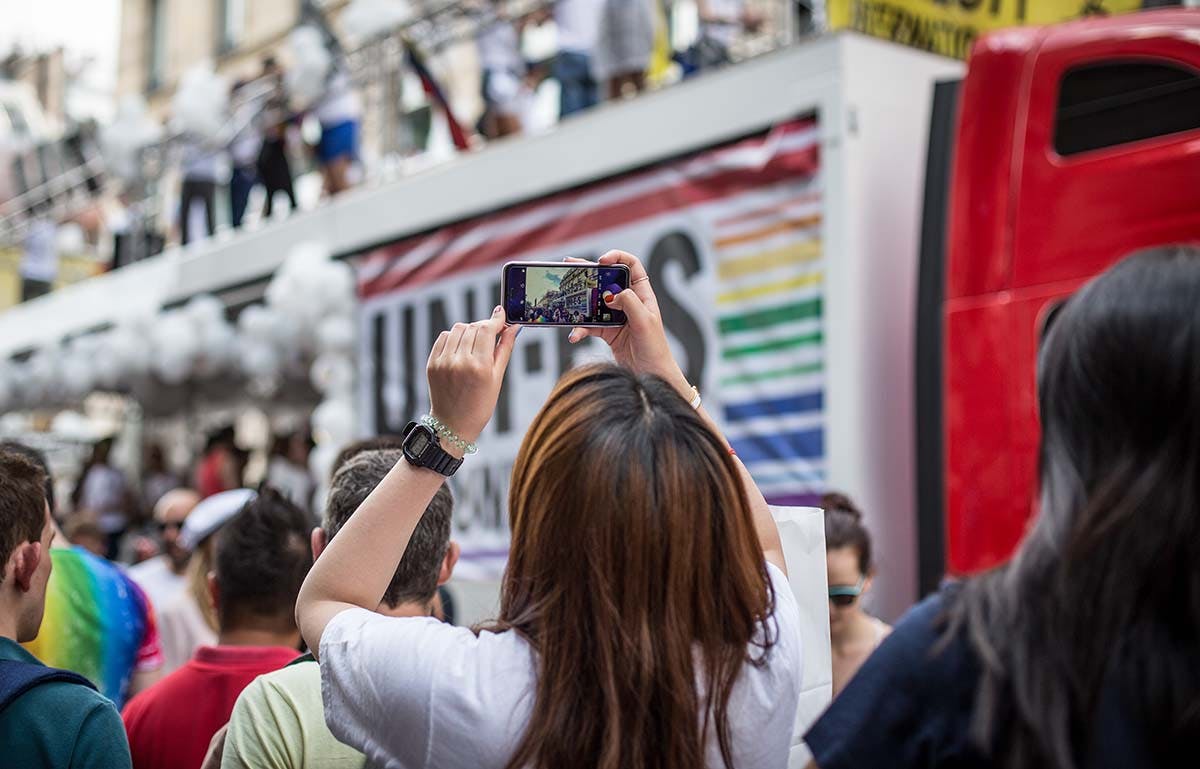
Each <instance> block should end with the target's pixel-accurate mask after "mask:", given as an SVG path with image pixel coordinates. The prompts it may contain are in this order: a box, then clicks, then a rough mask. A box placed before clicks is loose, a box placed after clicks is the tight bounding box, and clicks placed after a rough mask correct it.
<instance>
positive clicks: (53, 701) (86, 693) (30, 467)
mask: <svg viewBox="0 0 1200 769" xmlns="http://www.w3.org/2000/svg"><path fill="white" fill-rule="evenodd" d="M45 482H46V475H45V473H44V472H43V471H42V469H41V468H40V467H39V466H38V465H37V464H36V463H35V462H34V461H31V460H30V459H27V458H26V457H24V456H22V455H20V454H18V453H16V452H14V451H8V450H3V449H0V568H2V569H3V571H0V764H2V765H3V766H13V767H22V768H24V767H54V768H55V769H85V768H86V769H128V767H129V766H130V762H129V746H128V745H127V744H126V742H125V734H124V731H123V730H122V728H121V718H120V716H119V715H118V713H117V709H116V708H115V707H113V704H112V703H111V702H109V701H108V700H107V699H105V698H104V697H102V696H101V695H100V694H99V693H97V692H96V691H95V690H94V689H93V688H92V686H91V684H90V683H88V681H87V680H86V679H84V678H82V677H80V676H79V675H78V674H74V673H67V672H66V671H55V670H53V669H51V668H47V667H46V666H45V665H43V664H42V663H41V662H39V661H38V660H37V658H36V657H34V656H33V655H32V654H30V653H29V652H28V651H26V650H25V649H23V648H21V645H20V644H21V643H23V642H28V641H32V640H33V639H34V638H35V637H36V636H37V635H38V631H39V628H40V626H41V624H42V616H43V613H44V611H45V605H46V589H47V585H48V584H49V582H50V572H51V563H50V542H51V540H53V539H54V535H55V527H54V522H53V520H52V519H51V518H50V507H49V505H48V504H47V503H46V494H45Z"/></svg>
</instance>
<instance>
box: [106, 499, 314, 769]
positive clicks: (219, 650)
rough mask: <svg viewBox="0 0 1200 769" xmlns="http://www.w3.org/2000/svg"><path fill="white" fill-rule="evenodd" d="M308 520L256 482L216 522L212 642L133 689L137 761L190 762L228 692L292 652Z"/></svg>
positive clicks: (224, 714)
mask: <svg viewBox="0 0 1200 769" xmlns="http://www.w3.org/2000/svg"><path fill="white" fill-rule="evenodd" d="M307 536H308V518H307V516H306V515H305V513H304V512H303V511H301V510H300V509H299V508H298V507H296V506H295V505H293V504H292V503H291V502H289V501H288V500H286V499H285V498H284V497H283V496H281V495H280V494H279V492H278V491H276V490H274V489H272V488H270V487H263V488H262V489H261V490H260V491H259V493H258V496H257V497H256V498H255V499H253V500H251V501H250V502H248V503H246V505H245V506H244V507H243V508H242V510H241V511H240V512H239V513H238V514H237V515H236V516H235V517H234V518H233V519H232V520H231V521H229V522H228V523H226V524H225V525H224V527H223V528H222V529H221V532H220V535H219V536H218V537H217V542H216V554H215V558H214V571H213V573H212V574H211V575H210V576H209V585H208V587H209V592H210V594H211V597H212V601H213V605H214V606H216V609H217V624H218V626H219V629H218V634H217V645H216V646H201V647H200V648H199V649H198V650H196V653H195V654H194V655H193V656H192V659H191V660H190V661H188V662H187V664H185V665H184V666H183V667H181V668H179V669H178V670H176V671H175V672H173V673H171V674H170V675H168V676H167V677H166V678H164V679H163V680H162V681H160V682H158V683H157V684H155V685H154V686H152V687H150V688H149V689H147V690H146V691H145V692H143V693H142V694H140V695H138V696H137V697H134V698H133V700H131V701H130V703H129V704H128V705H126V706H125V711H124V713H123V714H122V715H123V717H124V719H125V729H126V731H127V732H128V734H129V746H130V752H131V753H132V754H133V761H134V766H135V767H137V769H168V768H171V769H173V768H174V767H198V766H200V765H201V762H202V761H203V760H204V757H205V754H206V752H207V750H208V745H209V741H210V740H211V739H212V737H213V735H214V734H215V733H216V732H217V730H219V729H220V728H221V727H222V726H224V725H225V724H226V722H228V721H229V714H230V712H231V711H232V710H233V704H234V702H235V701H236V700H237V697H238V694H240V693H241V691H242V689H244V688H245V687H246V685H247V684H249V683H250V682H251V681H253V680H254V679H255V678H256V677H257V676H259V675H261V674H262V673H266V672H269V671H272V670H278V669H279V668H281V667H283V666H284V665H286V664H287V663H289V662H291V661H292V660H294V659H295V658H296V656H297V655H298V654H299V652H298V651H297V649H299V646H300V632H299V630H297V628H296V618H295V607H296V595H297V593H299V592H300V585H301V584H302V583H303V582H304V577H305V575H306V574H308V569H309V567H310V566H312V557H311V555H310V554H309V551H308V546H307V542H306V541H305V540H306V539H307Z"/></svg>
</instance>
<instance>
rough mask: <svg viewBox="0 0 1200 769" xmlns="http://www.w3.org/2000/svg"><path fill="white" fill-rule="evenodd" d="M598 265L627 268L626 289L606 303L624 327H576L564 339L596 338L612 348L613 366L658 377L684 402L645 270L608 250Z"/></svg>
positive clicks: (688, 394)
mask: <svg viewBox="0 0 1200 769" xmlns="http://www.w3.org/2000/svg"><path fill="white" fill-rule="evenodd" d="M568 261H572V262H584V261H585V260H582V259H569V260H568ZM600 264H602V265H613V264H623V265H625V266H626V267H628V268H629V288H627V289H625V290H624V291H622V292H621V293H620V294H617V295H616V296H614V297H613V298H612V301H611V302H610V303H609V304H608V306H609V307H611V308H612V309H614V310H620V311H621V312H623V313H625V325H624V326H614V327H608V328H583V327H577V328H574V329H572V330H571V335H570V337H568V340H569V341H570V342H571V343H576V342H580V341H582V340H584V339H587V338H588V337H589V336H594V337H599V338H600V339H603V340H604V341H605V342H606V343H608V346H609V347H610V348H612V352H613V357H614V358H616V360H617V363H619V364H621V365H622V366H624V367H625V368H627V369H630V370H631V371H633V372H635V373H638V374H654V375H656V376H659V377H662V378H663V379H665V380H666V381H667V382H668V383H669V384H671V385H672V386H674V387H675V388H676V389H677V390H679V394H680V395H682V396H683V397H684V398H685V399H686V400H691V398H692V388H691V385H689V384H688V381H687V378H686V377H685V376H684V375H683V370H682V369H680V367H679V364H678V363H676V362H675V357H674V356H673V355H672V354H671V346H670V344H668V342H667V333H666V331H665V330H664V329H663V323H662V315H661V314H660V313H659V309H658V299H656V298H655V296H654V289H653V288H652V287H651V286H650V276H649V275H647V274H646V267H645V266H644V265H643V264H642V262H641V260H640V259H638V258H637V257H636V256H634V255H633V254H628V253H625V252H624V251H609V252H608V253H607V254H605V255H604V256H602V257H600Z"/></svg>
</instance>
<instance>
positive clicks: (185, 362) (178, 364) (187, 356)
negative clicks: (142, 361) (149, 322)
mask: <svg viewBox="0 0 1200 769" xmlns="http://www.w3.org/2000/svg"><path fill="white" fill-rule="evenodd" d="M198 354H199V335H198V334H197V333H196V329H195V324H193V323H192V320H191V318H189V317H188V316H187V314H186V313H185V312H183V311H180V310H175V311H172V312H168V313H165V314H163V315H162V316H161V318H160V320H159V322H158V325H157V326H155V328H154V372H155V373H156V374H158V376H159V377H160V378H161V379H162V380H163V381H164V382H166V383H168V384H182V383H183V382H184V381H185V380H187V378H188V376H189V375H190V374H191V373H192V369H193V366H194V362H195V359H196V358H197V357H198Z"/></svg>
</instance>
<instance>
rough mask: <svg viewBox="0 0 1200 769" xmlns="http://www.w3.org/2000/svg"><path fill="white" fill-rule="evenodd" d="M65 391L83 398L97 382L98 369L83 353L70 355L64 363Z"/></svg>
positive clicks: (63, 379) (63, 380) (63, 378)
mask: <svg viewBox="0 0 1200 769" xmlns="http://www.w3.org/2000/svg"><path fill="white" fill-rule="evenodd" d="M62 382H63V391H64V393H65V394H68V395H70V396H72V397H75V398H82V397H83V396H85V395H87V394H88V393H90V392H91V391H92V388H93V386H94V385H95V382H96V371H95V368H94V367H93V366H92V362H91V360H90V359H88V358H86V357H84V356H82V355H69V356H67V357H66V358H65V359H64V360H63V363H62Z"/></svg>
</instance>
